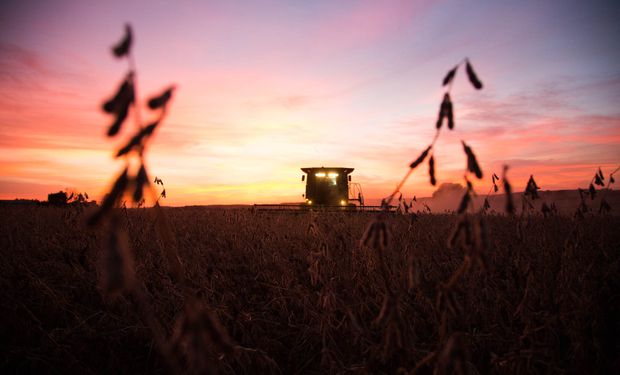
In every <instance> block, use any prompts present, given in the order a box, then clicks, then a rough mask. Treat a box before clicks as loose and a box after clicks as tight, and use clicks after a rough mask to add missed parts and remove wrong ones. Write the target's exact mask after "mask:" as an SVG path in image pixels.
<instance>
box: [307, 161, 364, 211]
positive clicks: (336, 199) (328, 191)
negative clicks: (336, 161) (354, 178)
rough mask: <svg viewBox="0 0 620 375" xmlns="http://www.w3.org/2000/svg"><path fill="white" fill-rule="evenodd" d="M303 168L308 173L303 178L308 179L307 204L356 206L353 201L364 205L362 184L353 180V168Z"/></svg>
mask: <svg viewBox="0 0 620 375" xmlns="http://www.w3.org/2000/svg"><path fill="white" fill-rule="evenodd" d="M301 170H302V171H303V172H304V173H306V174H305V175H303V176H302V178H301V180H302V181H304V180H305V181H306V194H305V195H304V196H305V198H306V200H305V204H306V205H308V206H317V205H318V206H355V204H354V203H353V202H358V205H360V206H363V205H364V194H363V193H362V187H361V185H360V184H358V183H353V182H351V175H350V174H351V172H353V168H342V167H313V168H301Z"/></svg>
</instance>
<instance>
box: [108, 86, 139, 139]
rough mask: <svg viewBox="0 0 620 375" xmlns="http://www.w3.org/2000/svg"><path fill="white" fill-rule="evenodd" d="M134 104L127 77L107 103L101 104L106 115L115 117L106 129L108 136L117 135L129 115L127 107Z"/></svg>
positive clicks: (131, 87) (131, 88)
mask: <svg viewBox="0 0 620 375" xmlns="http://www.w3.org/2000/svg"><path fill="white" fill-rule="evenodd" d="M133 102H134V88H133V84H132V77H131V75H128V76H127V78H125V80H124V81H123V83H122V84H121V86H120V87H119V89H118V91H117V92H116V94H115V95H114V97H112V98H111V99H109V100H108V101H106V102H105V103H104V104H103V110H104V112H106V113H110V114H114V115H116V118H115V119H114V122H113V123H112V124H111V125H110V127H109V129H108V136H110V137H111V136H114V135H116V134H117V133H118V131H119V130H120V128H121V125H122V124H123V122H124V121H125V119H126V118H127V114H128V113H129V106H130V105H131V104H132V103H133Z"/></svg>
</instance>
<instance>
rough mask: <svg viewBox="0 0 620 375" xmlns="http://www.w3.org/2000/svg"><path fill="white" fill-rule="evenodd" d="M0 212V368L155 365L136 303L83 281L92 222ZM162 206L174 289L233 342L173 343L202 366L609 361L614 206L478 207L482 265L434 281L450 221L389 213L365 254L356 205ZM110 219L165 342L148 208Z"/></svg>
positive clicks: (355, 369)
mask: <svg viewBox="0 0 620 375" xmlns="http://www.w3.org/2000/svg"><path fill="white" fill-rule="evenodd" d="M2 211H3V212H2V215H0V249H1V250H0V251H1V252H2V254H1V257H0V290H1V293H2V296H1V298H0V301H1V305H0V306H1V308H0V316H1V319H2V323H1V327H0V337H1V338H0V340H1V344H0V353H2V354H0V355H1V359H0V360H1V362H0V371H1V372H3V373H7V372H20V373H23V372H32V371H38V372H58V373H101V372H106V373H164V372H167V371H168V370H167V368H166V365H165V363H164V359H163V357H162V356H161V355H160V354H159V351H158V349H157V346H156V344H155V343H154V340H153V337H154V335H153V332H152V331H151V329H149V328H147V324H146V322H145V318H144V316H145V314H144V311H143V310H144V309H142V311H139V310H140V309H139V308H136V302H135V301H134V300H133V298H132V297H131V296H128V295H122V296H120V297H118V298H116V299H111V298H109V297H108V296H105V295H104V294H103V293H102V291H101V289H100V286H99V285H100V281H99V280H100V278H101V277H102V272H103V271H102V269H104V267H103V266H101V263H102V261H101V259H102V253H103V251H104V246H103V245H102V243H103V242H104V241H103V240H104V228H99V229H96V230H93V229H88V228H85V227H84V226H83V225H82V222H83V220H82V218H81V217H80V215H79V214H78V213H77V212H74V211H71V210H64V209H55V208H51V207H22V208H20V207H3V210H2ZM165 212H166V214H167V216H168V219H169V221H170V223H171V226H172V228H173V231H174V234H175V237H176V238H175V241H176V244H177V245H178V249H179V256H180V258H181V261H182V262H183V264H184V266H185V273H186V275H187V279H188V280H189V283H190V285H191V291H192V294H193V295H194V296H196V297H197V298H198V299H199V300H200V301H202V302H203V303H204V304H206V305H207V306H208V307H209V308H210V309H211V311H213V312H214V314H215V315H216V316H217V318H218V319H219V321H220V322H221V323H222V325H223V326H224V327H225V329H226V331H227V332H228V334H229V335H230V337H231V341H232V342H233V345H234V350H232V351H231V352H227V353H220V352H219V351H218V349H217V342H213V339H211V341H209V340H206V342H207V345H206V347H203V346H201V345H199V344H200V342H199V343H198V344H195V345H192V342H190V343H186V345H185V346H181V348H182V349H183V350H185V351H187V352H191V351H192V350H194V351H195V350H196V348H199V349H200V348H201V349H203V350H204V353H193V354H192V353H185V356H182V357H183V358H186V360H187V361H194V362H192V363H196V358H193V357H192V355H193V356H194V357H196V356H198V357H200V356H202V357H204V358H205V363H207V364H208V368H210V369H212V370H217V371H219V372H222V373H277V372H281V373H286V374H291V373H338V372H340V373H396V372H401V373H408V372H411V371H413V370H414V369H416V368H417V370H418V371H420V372H421V373H429V372H432V371H437V372H438V373H441V372H445V373H450V371H452V370H455V371H456V372H457V373H458V371H460V370H463V371H465V372H469V373H473V374H476V373H481V374H484V373H564V372H567V373H614V372H615V373H618V371H619V370H620V363H619V360H618V358H620V319H619V317H620V230H619V228H620V218H618V217H611V216H593V217H588V218H586V219H585V220H582V221H574V220H572V219H568V218H560V217H551V218H542V217H532V218H529V219H523V220H518V219H515V218H506V217H499V216H489V217H487V218H486V220H487V223H488V232H489V244H488V248H487V251H486V254H485V256H486V261H487V270H486V271H483V270H482V269H481V267H480V266H479V265H472V266H471V267H470V268H469V269H467V270H466V271H465V272H464V273H463V274H462V277H461V278H460V279H459V281H458V283H456V285H455V286H454V287H453V288H450V290H447V289H446V288H445V285H446V284H445V283H446V282H447V281H448V279H449V278H450V276H451V275H452V274H453V273H454V272H455V271H456V270H458V269H459V267H461V266H462V264H463V259H464V255H463V251H462V250H458V249H452V250H450V249H448V248H447V247H446V242H447V238H448V237H449V234H450V232H451V230H452V227H453V226H454V224H455V221H456V220H457V219H456V217H455V216H445V215H437V216H434V215H423V216H419V217H418V219H417V220H415V221H413V220H412V219H411V217H410V216H404V215H401V216H393V217H390V218H389V219H388V221H387V223H388V228H389V229H390V232H391V237H390V239H389V242H388V248H387V249H386V250H384V251H385V253H384V257H383V258H379V257H378V256H377V254H375V253H374V252H373V250H371V249H369V248H360V246H359V240H360V238H361V237H362V235H363V232H364V229H365V227H366V225H367V224H368V223H369V222H370V221H371V220H373V218H374V216H372V215H369V214H362V215H360V214H357V215H356V214H342V213H322V214H319V215H318V216H317V217H315V218H312V217H311V216H310V214H309V213H303V214H290V213H269V214H265V213H252V212H251V211H249V210H207V209H204V208H178V209H166V210H165ZM121 217H122V218H123V222H122V225H123V226H124V227H126V230H127V232H128V235H129V237H130V243H131V248H132V249H133V252H134V256H135V269H136V273H137V279H138V280H139V282H140V283H143V285H144V286H143V287H144V290H145V293H144V294H145V296H146V301H147V305H148V306H151V311H150V313H151V316H152V317H153V318H154V319H155V320H156V322H157V324H159V325H160V326H161V327H163V329H164V331H165V332H164V333H163V334H162V335H163V337H164V338H165V339H166V340H174V338H175V337H177V338H178V336H179V334H180V333H179V332H178V331H179V329H183V328H179V323H178V320H179V319H178V318H179V316H181V314H182V312H183V311H184V299H186V297H184V296H183V295H184V293H183V292H182V291H181V290H180V289H179V287H178V285H177V284H176V283H175V281H173V280H172V279H171V278H170V277H169V276H168V273H167V272H166V271H165V270H166V265H165V264H164V263H165V261H164V260H163V257H162V252H161V247H162V246H161V244H162V242H161V238H160V236H158V234H157V233H156V229H155V226H154V224H153V223H154V218H153V217H152V212H151V211H149V210H130V211H128V212H127V215H125V213H122V216H121ZM312 222H315V223H316V227H315V226H314V225H311V223H312ZM380 259H385V260H386V262H385V264H384V265H385V266H384V267H381V261H380ZM383 271H385V272H383ZM384 275H387V277H385V278H387V280H385V278H384ZM442 285H443V286H442ZM386 298H387V301H388V303H387V305H386V306H383V305H384V301H385V300H386ZM382 306H383V307H384V311H381V310H382ZM380 315H381V316H380ZM175 322H176V323H175ZM151 323H152V322H151ZM151 325H152V324H151ZM196 329H200V327H198V328H196ZM209 342H211V343H213V345H212V346H209ZM192 358H193V359H192ZM198 363H200V359H198ZM186 365H189V362H188V363H186ZM209 366H210V367H209ZM212 366H216V368H213V367H212ZM194 369H195V368H194V367H192V368H191V369H186V370H187V371H191V370H194ZM203 369H204V368H203Z"/></svg>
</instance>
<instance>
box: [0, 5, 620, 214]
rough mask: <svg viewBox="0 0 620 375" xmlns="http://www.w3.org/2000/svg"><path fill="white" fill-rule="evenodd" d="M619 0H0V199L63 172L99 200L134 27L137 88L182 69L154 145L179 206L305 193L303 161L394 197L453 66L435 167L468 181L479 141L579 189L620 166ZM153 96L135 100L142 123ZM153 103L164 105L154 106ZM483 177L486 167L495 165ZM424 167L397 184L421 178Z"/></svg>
mask: <svg viewBox="0 0 620 375" xmlns="http://www.w3.org/2000/svg"><path fill="white" fill-rule="evenodd" d="M619 10H620V6H619V5H618V3H617V2H613V1H596V2H577V1H570V2H569V1H553V2H545V3H544V4H542V2H538V1H527V2H526V1H511V2H504V1H499V2H498V1H477V2H475V5H474V3H473V2H463V1H307V2H306V1H291V2H275V1H264V2H263V1H253V2H232V1H208V2H206V1H196V2H166V1H156V2H153V1H133V2H81V1H56V2H40V1H20V2H18V1H11V0H9V1H5V2H3V3H2V5H0V199H13V198H35V199H42V200H44V199H46V198H47V193H50V192H55V191H58V190H61V189H62V190H64V189H67V188H68V189H72V190H73V189H74V190H77V191H86V192H88V193H89V194H90V195H91V196H92V197H93V198H95V199H99V198H100V197H101V195H102V194H104V193H105V192H106V189H107V188H108V186H109V184H110V181H111V180H112V178H113V176H114V175H115V174H116V173H117V172H118V170H120V169H121V168H122V167H123V165H122V162H121V161H119V160H116V159H115V158H114V151H115V150H116V149H118V147H120V145H122V144H123V143H125V142H126V139H127V138H128V137H130V136H131V134H132V131H133V128H132V126H131V124H126V126H125V127H124V128H123V130H121V133H120V135H119V136H118V137H117V138H115V139H108V138H106V137H105V133H106V130H107V127H108V125H109V123H110V118H109V117H108V116H106V115H105V114H104V113H103V112H102V111H101V104H102V103H103V101H104V100H105V99H107V98H108V97H109V96H110V95H112V94H113V92H114V90H115V88H116V87H117V86H118V84H119V82H120V80H121V78H122V76H123V74H124V72H125V70H126V64H125V62H124V61H119V60H116V59H114V58H113V56H112V55H111V53H110V47H111V46H112V44H114V43H115V42H116V41H117V40H118V39H119V38H120V37H121V36H122V32H123V25H124V24H125V23H126V22H129V23H131V24H132V26H133V30H134V32H135V47H134V53H135V56H136V63H137V66H138V76H137V80H138V90H139V94H140V99H141V100H144V99H145V98H147V97H149V96H151V95H154V94H158V93H159V92H160V91H161V90H162V89H163V88H165V87H166V86H167V85H169V84H176V86H177V89H176V91H175V93H174V97H173V99H172V103H171V105H170V113H169V116H168V117H167V118H166V120H165V122H164V123H163V125H162V127H161V129H159V130H158V132H157V134H156V136H155V138H154V139H153V142H152V144H151V145H150V146H149V152H148V154H147V160H148V163H149V164H148V165H149V170H150V174H151V175H152V177H154V176H158V177H159V178H161V179H162V180H163V181H164V182H165V184H166V189H167V191H168V197H167V198H166V200H165V202H164V203H165V204H167V205H194V204H251V203H280V202H302V201H303V197H302V193H304V183H303V182H301V175H302V174H303V173H302V172H301V170H300V168H301V167H317V166H322V165H325V166H328V165H329V166H343V167H352V168H355V171H354V172H353V174H352V175H351V176H352V179H353V182H359V183H361V184H362V186H363V189H364V193H365V194H366V196H367V198H368V199H373V198H375V199H380V198H381V197H384V196H386V195H388V194H389V193H390V192H391V190H392V189H393V188H394V186H395V185H396V184H397V183H398V182H399V180H400V179H401V178H402V176H403V175H404V174H405V173H406V172H407V168H408V165H409V163H410V162H411V160H413V159H414V158H416V157H417V155H418V154H419V153H420V152H421V151H422V150H423V149H424V148H425V147H426V146H427V145H428V143H429V142H430V141H431V140H432V138H433V136H434V133H435V121H436V116H437V110H438V108H439V103H440V101H441V98H442V95H443V89H442V87H441V80H442V78H443V76H444V75H445V73H446V72H447V71H448V70H449V69H451V68H452V67H453V66H454V65H455V64H457V63H458V62H459V61H461V60H462V59H463V58H464V57H469V58H470V59H471V61H472V63H473V64H474V66H475V67H476V70H477V72H478V73H479V75H480V77H481V79H482V81H483V82H484V84H485V87H484V89H483V90H481V91H476V90H474V89H473V88H472V87H471V86H470V85H469V83H468V82H467V79H466V77H465V74H464V71H462V70H461V71H459V72H458V73H457V76H456V78H455V83H454V88H453V90H452V97H453V101H454V105H455V116H456V126H455V129H454V130H453V131H448V130H447V129H443V130H442V134H441V136H440V137H439V140H438V142H437V144H436V151H435V159H436V163H437V167H436V168H437V180H438V182H439V184H441V183H443V182H461V181H462V176H463V173H464V169H465V166H466V159H465V156H464V154H463V150H462V146H461V142H460V141H461V140H465V141H466V142H467V144H469V145H470V146H471V147H472V148H473V149H474V151H475V152H476V155H477V157H478V160H479V161H480V164H481V167H482V169H483V171H484V172H485V174H486V175H485V180H484V181H481V182H477V183H476V188H477V189H479V191H480V192H486V191H487V190H488V189H489V186H490V180H488V179H487V178H486V177H489V178H490V175H491V173H493V172H495V173H497V174H501V170H502V165H504V164H508V165H509V166H510V172H509V173H510V174H509V176H510V178H511V181H512V182H513V185H514V189H515V190H517V191H520V190H522V189H523V187H524V186H525V183H526V182H527V179H528V178H529V176H530V174H533V175H535V176H536V181H537V182H538V185H540V186H541V188H542V189H545V190H558V189H576V188H577V187H587V185H588V184H589V182H590V179H591V178H592V176H593V175H594V173H595V172H596V170H597V169H598V167H599V166H600V167H601V168H602V170H603V172H605V173H608V172H610V171H611V170H613V169H615V168H616V167H617V166H618V165H620V147H619V145H620V109H619V107H618V103H619V102H620V49H618V46H617V41H618V39H619V37H620V26H619V25H618V23H617V20H616V15H617V14H618V11H619ZM149 115H150V113H149V112H148V110H147V109H146V108H144V110H143V112H142V116H143V117H144V118H145V121H148V119H149ZM153 116H154V115H153ZM487 180H488V181H487ZM434 190H435V187H433V186H431V185H430V184H429V182H428V175H427V170H426V166H424V167H423V168H420V169H419V170H416V171H415V172H414V174H413V175H412V177H411V179H410V180H409V181H408V183H407V184H406V185H405V188H404V192H405V195H406V196H413V195H418V196H428V195H430V194H432V192H433V191H434Z"/></svg>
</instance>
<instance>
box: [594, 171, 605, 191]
mask: <svg viewBox="0 0 620 375" xmlns="http://www.w3.org/2000/svg"><path fill="white" fill-rule="evenodd" d="M601 176H602V173H601V170H600V169H599V170H598V173H597V174H596V175H594V183H595V184H596V185H598V186H602V187H605V182H603V181H604V180H603V178H601Z"/></svg>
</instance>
